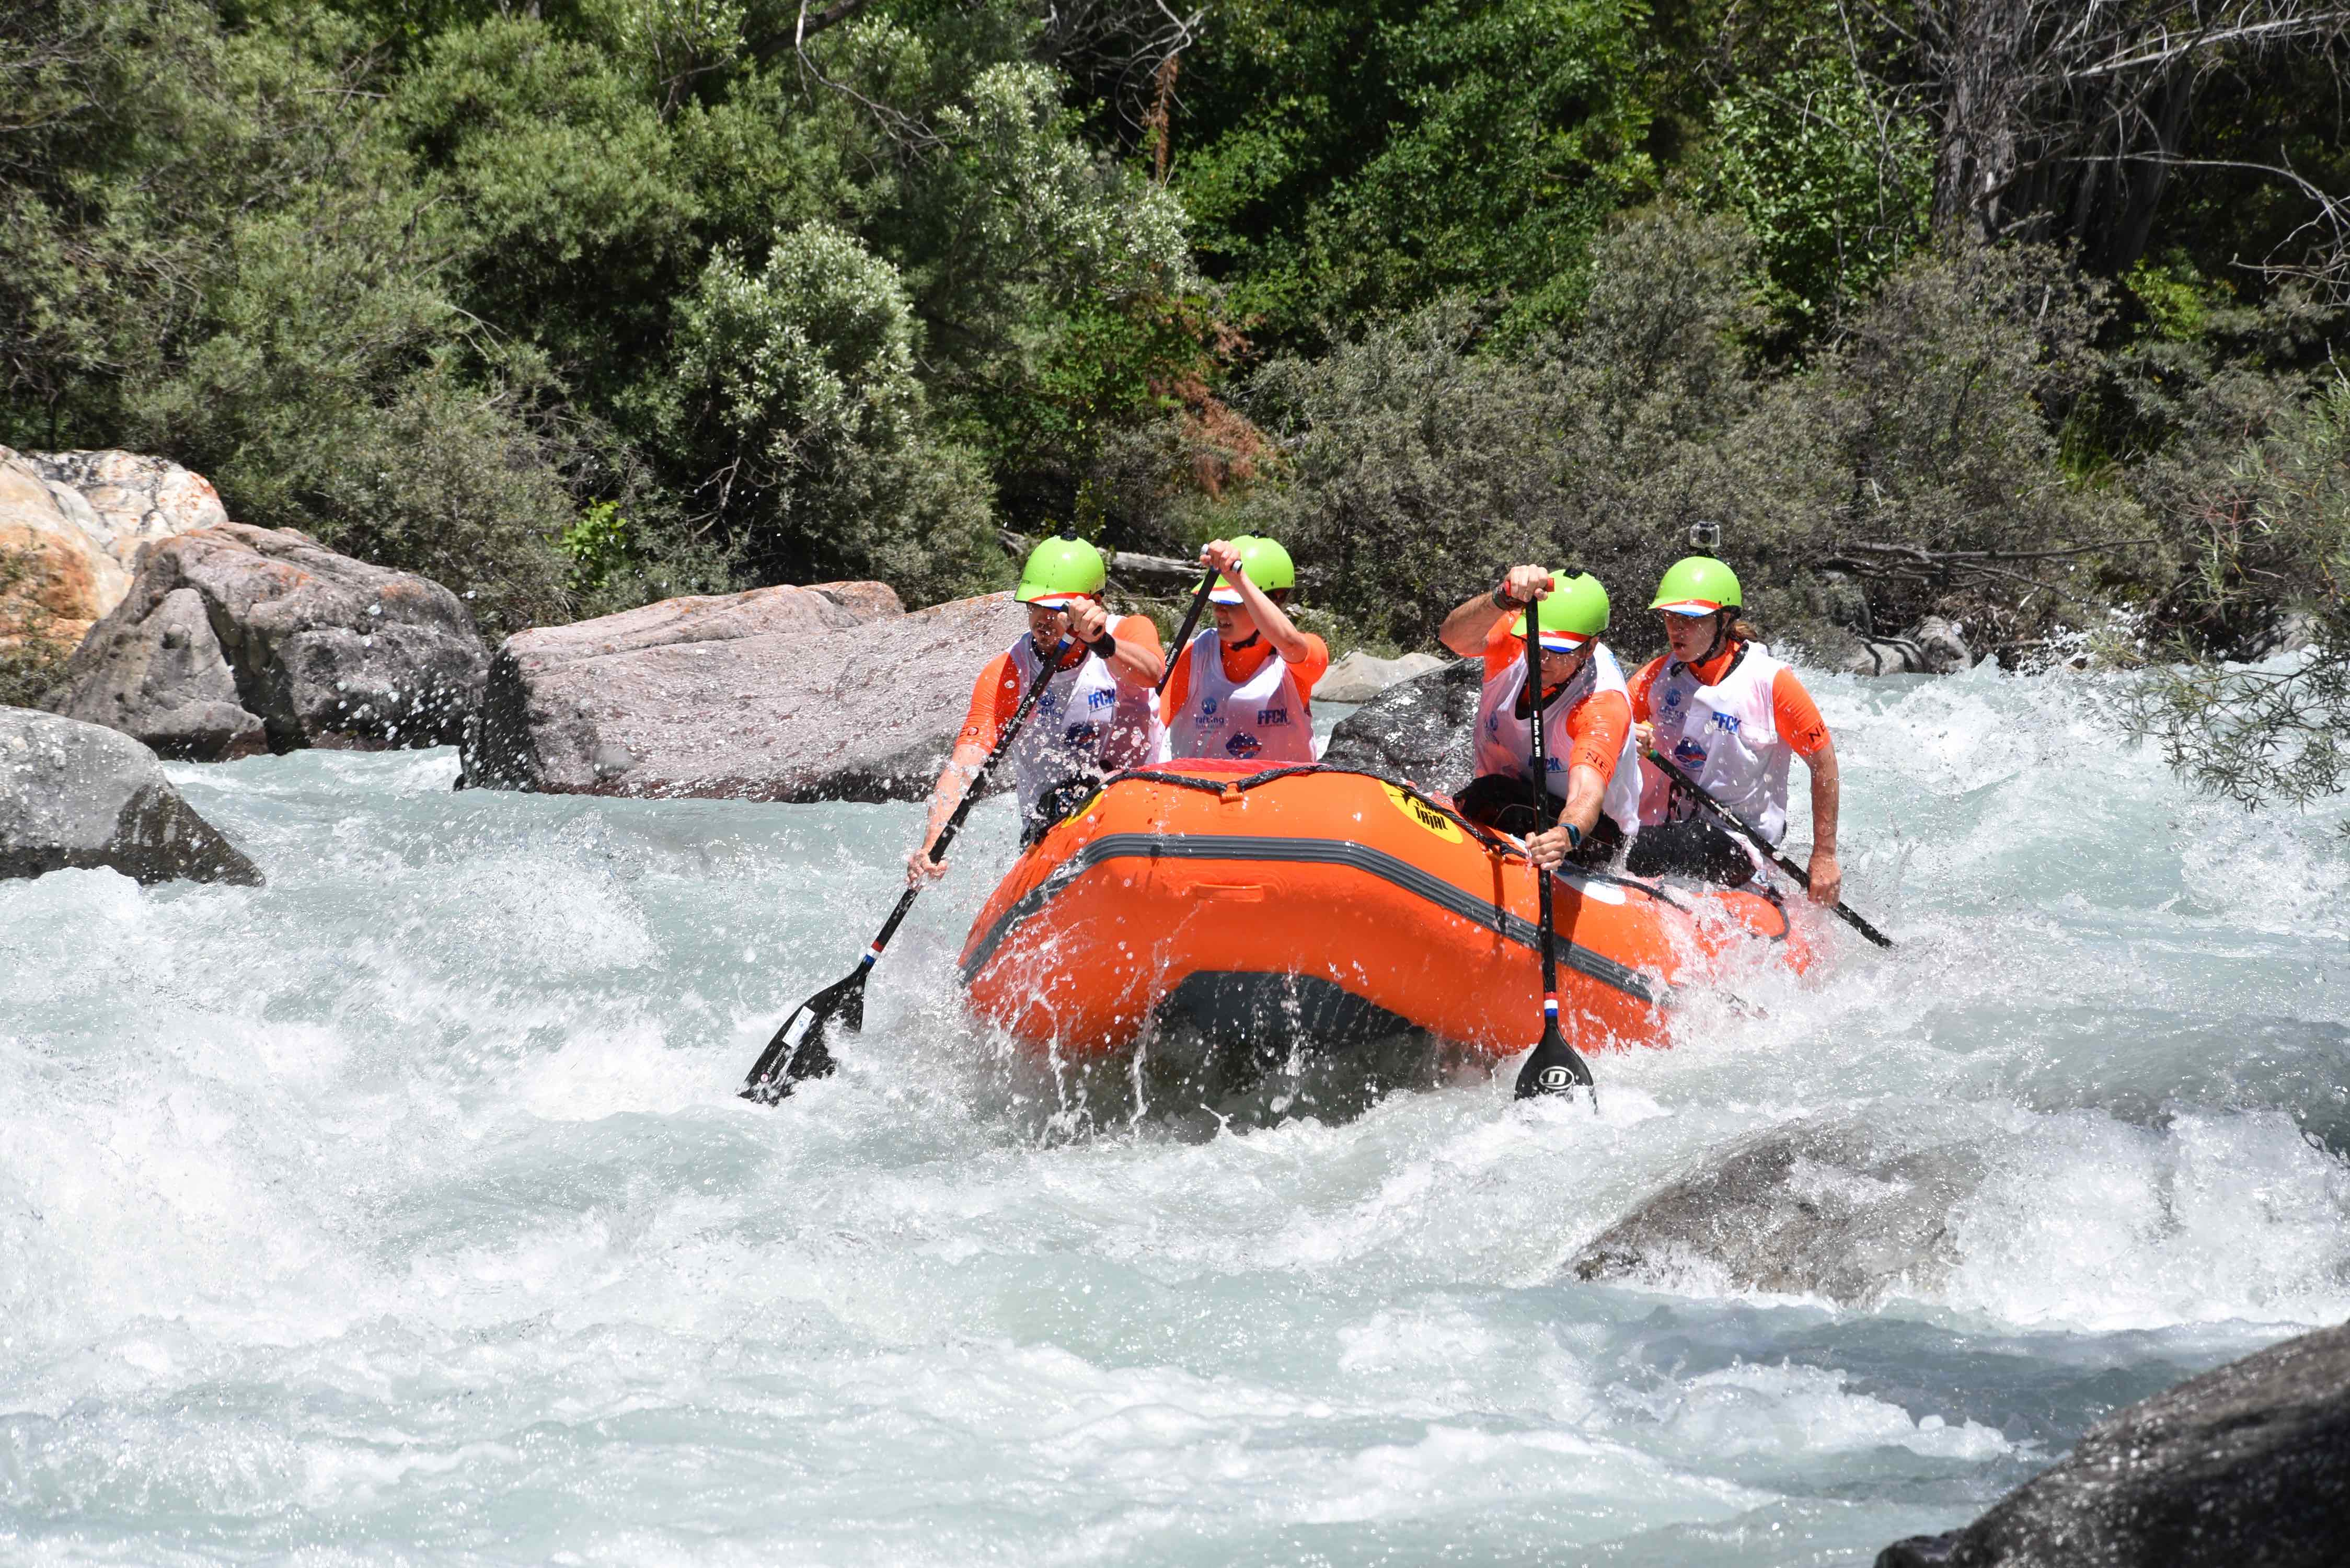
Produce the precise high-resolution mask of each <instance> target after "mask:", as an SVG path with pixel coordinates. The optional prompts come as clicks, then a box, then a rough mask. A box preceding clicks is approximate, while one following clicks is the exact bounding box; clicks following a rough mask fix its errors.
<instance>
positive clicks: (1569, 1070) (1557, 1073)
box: [1517, 1019, 1599, 1111]
mask: <svg viewBox="0 0 2350 1568" xmlns="http://www.w3.org/2000/svg"><path fill="white" fill-rule="evenodd" d="M1578 1088H1584V1089H1589V1090H1590V1091H1591V1108H1592V1109H1593V1110H1595V1111H1596V1110H1597V1109H1598V1108H1599V1086H1598V1085H1596V1084H1595V1083H1593V1082H1592V1081H1591V1068H1590V1066H1589V1065H1588V1064H1586V1062H1585V1061H1584V1060H1583V1056H1582V1054H1580V1053H1579V1052H1577V1051H1576V1050H1575V1047H1574V1046H1572V1045H1570V1044H1567V1043H1566V1036H1565V1035H1563V1034H1561V1033H1559V1032H1558V1021H1557V1020H1556V1019H1552V1020H1551V1021H1550V1022H1549V1023H1548V1025H1547V1026H1546V1027H1545V1028H1544V1030H1543V1037H1542V1044H1539V1045H1537V1046H1535V1047H1534V1054H1533V1055H1531V1056H1528V1057H1527V1058H1526V1064H1525V1065H1524V1066H1523V1067H1521V1068H1519V1069H1518V1095H1517V1097H1518V1098H1519V1099H1522V1100H1531V1099H1533V1098H1534V1096H1537V1095H1571V1094H1573V1093H1574V1092H1575V1090H1576V1089H1578Z"/></svg>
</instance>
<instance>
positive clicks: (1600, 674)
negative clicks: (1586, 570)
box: [1477, 643, 1640, 839]
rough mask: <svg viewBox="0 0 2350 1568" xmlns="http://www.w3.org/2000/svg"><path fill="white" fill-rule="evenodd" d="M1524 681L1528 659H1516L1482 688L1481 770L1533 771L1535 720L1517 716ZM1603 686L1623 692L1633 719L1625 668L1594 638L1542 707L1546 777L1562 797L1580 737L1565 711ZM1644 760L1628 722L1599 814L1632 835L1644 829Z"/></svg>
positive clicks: (1520, 774)
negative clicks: (1570, 677)
mask: <svg viewBox="0 0 2350 1568" xmlns="http://www.w3.org/2000/svg"><path fill="white" fill-rule="evenodd" d="M1525 686H1526V661H1525V660H1524V659H1512V660H1511V661H1510V662H1509V664H1508V665H1507V666H1506V667H1504V668H1503V670H1501V672H1500V673H1498V674H1496V675H1495V676H1494V677H1493V678H1492V680H1488V681H1486V682H1485V686H1484V690H1483V691H1481V692H1479V693H1478V697H1477V772H1478V774H1480V775H1482V774H1505V775H1507V776H1510V777H1513V778H1520V779H1531V778H1532V777H1533V776H1534V726H1533V725H1532V724H1531V723H1530V722H1528V721H1526V720H1524V719H1521V718H1519V717H1518V693H1519V692H1521V691H1524V690H1525ZM1602 691H1614V692H1617V693H1618V694H1620V695H1621V696H1622V697H1623V699H1624V708H1625V712H1626V715H1627V719H1628V717H1629V715H1630V711H1631V707H1632V694H1631V692H1630V691H1629V690H1628V689H1627V687H1626V686H1625V684H1624V671H1623V669H1622V667H1621V666H1619V665H1617V662H1616V656H1615V654H1613V653H1611V652H1610V651H1608V649H1607V645H1606V644H1604V643H1595V644H1593V646H1592V649H1591V657H1590V658H1588V659H1585V660H1584V661H1583V668H1582V669H1581V670H1576V671H1575V679H1574V680H1570V681H1568V682H1567V683H1566V684H1565V686H1564V687H1562V688H1560V689H1559V691H1558V693H1557V694H1556V695H1555V696H1554V697H1552V698H1551V700H1550V701H1549V702H1547V703H1546V704H1544V708H1543V742H1544V757H1543V760H1544V763H1548V764H1549V768H1550V777H1549V779H1548V780H1547V781H1546V783H1547V784H1548V785H1549V788H1550V793H1551V794H1555V795H1556V796H1557V797H1558V798H1559V799H1561V800H1565V798H1566V774H1567V768H1568V766H1569V756H1568V754H1569V753H1570V752H1571V751H1572V750H1573V748H1574V745H1575V737H1574V736H1573V735H1572V734H1570V733H1568V732H1567V728H1566V716H1567V714H1568V713H1570V712H1572V711H1574V709H1575V704H1576V703H1577V702H1580V701H1583V700H1584V699H1585V698H1586V697H1590V696H1593V695H1596V693H1598V692H1602ZM1639 763H1640V750H1639V745H1638V742H1636V741H1634V740H1633V738H1632V729H1631V725H1630V724H1629V723H1628V722H1627V724H1626V725H1625V727H1624V749H1623V751H1622V752H1620V753H1618V754H1617V758H1616V771H1615V772H1614V773H1613V774H1609V775H1608V778H1607V794H1603V795H1601V796H1600V797H1599V811H1600V815H1603V816H1606V817H1607V819H1608V820H1610V821H1611V822H1613V823H1615V824H1616V826H1618V827H1620V828H1622V829H1623V830H1624V836H1625V837H1626V838H1627V839H1628V838H1630V837H1631V836H1633V835H1634V834H1636V833H1638V832H1639V831H1640V766H1639Z"/></svg>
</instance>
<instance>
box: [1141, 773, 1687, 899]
mask: <svg viewBox="0 0 2350 1568" xmlns="http://www.w3.org/2000/svg"><path fill="white" fill-rule="evenodd" d="M1307 774H1352V775H1353V776H1354V777H1356V778H1358V779H1375V780H1377V781H1378V783H1380V784H1388V785H1392V786H1393V787H1394V788H1397V789H1399V790H1401V791H1403V793H1404V794H1408V795H1409V796H1410V797H1411V798H1412V799H1414V800H1416V801H1418V802H1419V804H1420V805H1424V806H1426V807H1428V809H1429V810H1430V811H1432V812H1435V813H1436V814H1437V815H1440V816H1443V817H1447V818H1449V819H1451V821H1452V822H1453V823H1455V824H1457V825H1458V826H1460V827H1461V830H1462V831H1463V832H1465V833H1467V834H1468V835H1469V836H1470V837H1471V838H1473V839H1475V840H1476V841H1477V842H1478V843H1479V844H1481V845H1482V846H1484V847H1485V850H1486V853H1488V854H1491V855H1498V856H1500V857H1503V858H1504V859H1512V860H1523V859H1525V858H1526V852H1525V847H1524V846H1523V845H1520V844H1518V843H1517V842H1516V841H1514V840H1513V839H1510V838H1505V837H1503V836H1502V835H1500V834H1498V833H1496V832H1494V831H1493V830H1492V828H1490V827H1487V826H1484V825H1483V824H1482V823H1476V822H1471V821H1470V820H1469V819H1468V818H1467V817H1465V816H1463V815H1461V813H1460V812H1459V811H1458V810H1456V809H1455V808H1454V807H1452V806H1451V805H1448V804H1447V803H1445V802H1444V801H1442V800H1440V799H1438V798H1437V797H1435V796H1433V795H1431V794H1429V793H1428V792H1427V791H1426V790H1424V789H1422V788H1420V787H1419V785H1418V784H1414V783H1412V782H1411V781H1410V780H1409V779H1396V778H1389V777H1388V775H1387V774H1375V773H1373V772H1371V771H1370V770H1369V769H1367V768H1341V767H1334V766H1332V765H1331V764H1329V763H1288V764H1286V765H1284V766H1282V767H1277V768H1267V769H1265V770H1264V772H1263V773H1261V774H1248V775H1247V776H1245V777H1243V778H1237V779H1223V780H1217V779H1213V778H1202V777H1201V776H1200V775H1199V774H1179V773H1170V772H1167V771H1165V770H1163V769H1159V768H1128V769H1127V770H1126V771H1125V772H1123V773H1116V774H1110V776H1109V777H1108V778H1107V779H1104V780H1103V781H1102V788H1104V789H1107V788H1109V787H1110V785H1112V784H1123V783H1125V782H1126V781H1127V780H1128V779H1132V780H1134V781H1135V782H1136V783H1138V784H1173V785H1175V786H1176V787H1177V788H1178V789H1195V790H1198V791H1200V792H1201V793H1202V794H1224V793H1225V792H1226V791H1239V792H1246V791H1248V790H1253V789H1255V788H1257V787H1258V786H1259V785H1261V784H1271V783H1273V782H1274V780H1275V779H1294V778H1303V777H1305V776H1306V775H1307ZM1552 875H1553V876H1556V875H1557V873H1556V872H1553V873H1552ZM1582 875H1583V876H1585V877H1587V878H1589V879H1590V880H1592V881H1595V882H1612V883H1614V884H1616V885H1617V887H1621V888H1638V889H1639V890H1640V891H1641V892H1643V893H1646V894H1647V895H1648V897H1650V898H1654V899H1656V900H1657V901H1658V902H1659V903H1660V904H1664V905H1667V906H1669V908H1672V909H1679V910H1680V911H1681V912H1682V913H1684V914H1693V913H1695V911H1694V910H1693V909H1690V906H1689V905H1687V904H1684V903H1682V902H1681V901H1680V900H1679V898H1674V897H1673V895H1672V893H1671V892H1670V891H1669V889H1667V888H1665V887H1664V886H1663V885H1662V884H1660V883H1656V882H1648V881H1643V880H1642V879H1641V878H1639V877H1624V876H1619V875H1617V873H1616V872H1613V871H1592V870H1587V869H1586V870H1583V872H1582Z"/></svg>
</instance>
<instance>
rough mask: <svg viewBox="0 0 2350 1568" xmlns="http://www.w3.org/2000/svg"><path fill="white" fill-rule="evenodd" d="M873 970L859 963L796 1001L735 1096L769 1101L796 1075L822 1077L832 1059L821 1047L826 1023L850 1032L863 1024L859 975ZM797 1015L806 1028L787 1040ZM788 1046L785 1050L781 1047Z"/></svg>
mask: <svg viewBox="0 0 2350 1568" xmlns="http://www.w3.org/2000/svg"><path fill="white" fill-rule="evenodd" d="M872 972H873V971H871V970H869V969H868V968H866V967H865V966H864V965H862V964H859V965H858V967H857V969H856V970H855V971H854V972H852V973H851V974H850V975H849V976H848V977H847V979H846V980H840V981H834V982H833V983H832V984H830V985H828V986H827V987H825V988H824V989H823V990H822V991H819V992H816V994H815V995H814V996H811V997H809V998H808V999H807V1000H806V1002H802V1003H800V1005H799V1010H798V1011H797V1012H794V1013H793V1014H792V1015H791V1016H790V1017H789V1018H786V1019H785V1020H784V1026H783V1027H782V1028H781V1029H778V1030H776V1031H775V1038H774V1039H772V1040H770V1041H768V1042H767V1048H766V1049H765V1050H764V1051H762V1052H760V1053H759V1061H758V1064H757V1065H755V1066H754V1067H753V1068H752V1069H751V1076H750V1077H749V1078H748V1079H746V1080H745V1081H744V1083H743V1088H742V1093H741V1097H742V1098H743V1099H746V1100H756V1101H757V1102H758V1103H759V1104H761V1105H763V1106H772V1105H775V1103H776V1102H778V1101H780V1100H782V1099H783V1098H784V1097H785V1096H787V1095H789V1094H790V1093H791V1092H792V1085H794V1084H796V1083H798V1082H799V1081H800V1080H801V1079H802V1078H827V1077H830V1076H831V1075H832V1072H833V1069H834V1067H835V1066H836V1065H837V1064H836V1063H835V1062H834V1061H833V1059H832V1053H831V1052H830V1051H828V1050H827V1049H826V1048H825V1044H824V1035H825V1031H826V1029H827V1027H828V1026H829V1025H830V1024H831V1023H833V1022H834V1021H835V1020H836V1019H837V1020H838V1021H839V1023H841V1024H842V1025H843V1026H844V1027H846V1028H847V1030H848V1032H849V1033H852V1034H857V1033H863V1032H864V1029H865V977H866V976H867V975H868V974H870V973H872ZM802 1018H806V1020H807V1028H806V1030H805V1031H803V1032H802V1033H801V1034H800V1037H799V1043H798V1044H796V1045H795V1044H792V1038H791V1034H792V1025H793V1024H795V1023H798V1022H799V1021H800V1020H801V1019H802ZM786 1052H789V1053H790V1054H789V1055H788V1056H786V1055H785V1053H786Z"/></svg>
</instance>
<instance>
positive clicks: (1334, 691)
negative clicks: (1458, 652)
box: [1314, 648, 1452, 702]
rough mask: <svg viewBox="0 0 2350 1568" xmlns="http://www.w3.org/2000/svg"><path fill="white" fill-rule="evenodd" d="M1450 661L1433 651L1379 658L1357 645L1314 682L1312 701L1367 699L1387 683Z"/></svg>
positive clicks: (1398, 681)
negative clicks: (1392, 657) (1393, 657)
mask: <svg viewBox="0 0 2350 1568" xmlns="http://www.w3.org/2000/svg"><path fill="white" fill-rule="evenodd" d="M1451 662H1452V661H1451V659H1440V658H1439V657H1438V656H1437V655H1435V654H1433V653H1407V654H1405V655H1404V656H1403V657H1402V658H1400V659H1381V658H1378V656H1377V655H1375V654H1368V653H1365V652H1364V651H1363V650H1362V649H1359V648H1358V649H1356V650H1355V651H1354V652H1352V653H1350V654H1348V655H1347V657H1346V658H1344V659H1340V660H1338V661H1337V662H1336V664H1333V665H1332V666H1330V668H1329V670H1328V671H1327V672H1326V673H1325V674H1324V675H1323V677H1322V679H1321V680H1319V681H1317V682H1315V687H1314V700H1315V701H1317V702H1367V701H1370V700H1371V699H1372V698H1374V697H1376V696H1378V694H1379V693H1380V692H1382V691H1386V690H1387V689H1388V687H1390V686H1394V685H1397V684H1399V683H1400V682H1402V681H1406V680H1410V679H1411V678H1412V677H1413V676H1415V675H1425V674H1427V673H1428V672H1429V671H1430V670H1441V669H1443V668H1444V667H1445V666H1446V665H1448V664H1450V663H1451Z"/></svg>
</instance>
